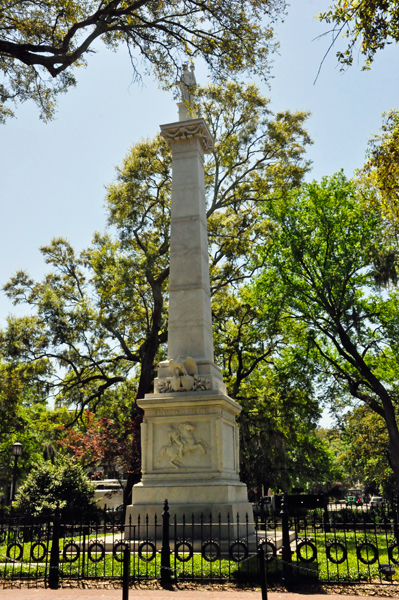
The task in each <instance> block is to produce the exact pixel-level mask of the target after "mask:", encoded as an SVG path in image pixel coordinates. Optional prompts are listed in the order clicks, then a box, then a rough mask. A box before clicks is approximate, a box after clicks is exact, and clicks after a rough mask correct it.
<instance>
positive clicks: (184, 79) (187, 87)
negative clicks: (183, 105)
mask: <svg viewBox="0 0 399 600" xmlns="http://www.w3.org/2000/svg"><path fill="white" fill-rule="evenodd" d="M196 83H197V82H196V79H195V75H194V65H193V64H192V65H191V67H190V70H188V64H187V63H185V64H184V65H183V72H182V74H181V78H180V83H179V87H180V93H181V101H182V102H191V100H192V95H191V90H192V89H193V86H194V85H196Z"/></svg>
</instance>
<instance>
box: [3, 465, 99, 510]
mask: <svg viewBox="0 0 399 600" xmlns="http://www.w3.org/2000/svg"><path fill="white" fill-rule="evenodd" d="M94 490H95V487H94V484H93V483H91V481H90V480H89V478H88V477H87V475H86V473H85V472H84V470H83V468H82V466H80V465H79V464H78V463H76V462H75V461H74V460H73V459H71V458H68V457H58V458H57V460H56V462H55V464H52V463H51V462H50V461H46V462H41V463H39V464H37V465H36V466H35V467H34V468H33V469H32V470H31V471H30V473H29V475H28V476H27V478H26V480H25V482H24V484H23V485H22V486H21V487H20V488H19V490H18V494H17V497H16V502H15V504H14V507H15V509H16V510H18V511H21V512H22V513H24V514H26V515H34V516H39V515H45V514H52V513H53V511H54V510H55V509H56V507H57V504H58V506H59V508H60V509H61V514H62V516H63V518H66V519H68V518H69V519H72V520H73V521H79V520H83V519H87V518H90V515H91V516H93V514H94V513H95V511H96V503H95V501H94Z"/></svg>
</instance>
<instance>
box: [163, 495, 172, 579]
mask: <svg viewBox="0 0 399 600" xmlns="http://www.w3.org/2000/svg"><path fill="white" fill-rule="evenodd" d="M169 518H170V515H169V505H168V501H167V500H165V502H164V504H163V513H162V548H161V586H162V587H163V588H165V587H169V586H170V583H171V572H170V545H169Z"/></svg>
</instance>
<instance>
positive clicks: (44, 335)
mask: <svg viewBox="0 0 399 600" xmlns="http://www.w3.org/2000/svg"><path fill="white" fill-rule="evenodd" d="M197 108H198V110H200V109H201V110H202V113H203V114H204V116H205V118H206V119H207V121H208V123H209V125H210V128H211V131H212V133H213V135H214V138H215V140H216V142H217V144H216V149H215V152H214V153H213V154H212V155H211V156H210V158H209V160H208V162H207V165H206V190H207V198H208V213H207V214H208V228H209V238H210V253H211V254H210V264H211V285H212V293H213V296H214V298H215V301H214V306H217V305H218V303H219V297H217V294H222V291H223V290H227V289H228V288H230V290H231V291H233V288H232V286H238V285H239V284H240V283H242V282H243V281H246V280H247V279H248V278H250V277H251V275H252V274H253V272H254V271H255V270H256V268H257V267H256V264H255V263H254V261H253V253H254V252H255V253H256V251H257V248H260V247H261V246H262V245H264V243H265V242H266V240H267V239H268V237H269V227H268V224H267V222H266V221H265V220H264V216H263V214H262V211H261V210H260V209H259V204H260V202H261V200H262V199H263V198H264V195H265V193H268V194H273V193H275V194H277V193H278V192H279V191H280V192H281V191H282V190H286V189H290V188H291V187H293V186H296V185H298V184H299V183H300V182H301V180H302V178H303V176H304V174H305V173H306V171H307V170H308V168H309V165H308V163H307V162H306V161H305V160H304V158H303V154H304V152H305V146H306V144H308V143H310V139H309V137H308V135H307V133H306V131H305V129H304V121H305V119H306V117H307V113H304V112H295V113H291V112H289V111H285V112H281V113H278V114H277V115H275V116H274V115H272V113H271V112H270V110H269V108H268V101H267V100H266V99H265V98H264V97H263V96H262V95H261V94H260V93H259V90H258V89H257V88H256V86H254V85H249V86H240V85H238V84H235V83H229V84H226V85H223V86H222V85H212V86H208V87H207V88H204V89H201V88H200V89H199V90H198V101H197ZM170 196H171V155H170V152H169V149H168V147H167V145H166V143H165V142H164V141H163V140H162V138H160V137H157V138H155V139H154V140H146V141H142V142H139V143H138V144H135V145H134V146H133V148H132V150H131V151H130V152H129V154H128V156H127V157H126V159H125V160H124V161H123V164H122V165H121V167H119V168H118V170H117V179H116V182H115V183H113V184H112V185H110V186H109V187H108V193H107V205H108V211H109V224H110V226H111V227H112V229H113V231H114V232H116V237H112V236H111V234H110V233H109V232H108V233H107V234H105V235H101V234H99V233H96V234H95V236H94V239H93V244H92V246H91V247H90V248H89V249H87V250H85V251H84V252H82V253H80V255H76V254H75V252H74V250H73V248H72V247H71V246H70V244H68V242H67V241H66V240H63V239H58V240H53V242H52V243H51V244H50V245H49V246H46V247H43V248H42V249H41V250H42V253H43V254H44V256H45V259H46V262H47V263H48V264H50V265H51V266H52V269H53V270H52V271H51V272H50V273H49V274H48V275H47V276H46V277H45V278H44V280H43V281H42V282H34V281H33V280H32V279H31V278H30V277H29V276H28V275H27V274H26V273H25V272H24V271H20V272H18V273H17V274H16V275H15V276H14V277H13V278H12V279H11V280H10V282H9V283H8V284H6V286H5V288H4V289H5V290H6V293H7V295H8V296H9V297H10V298H11V299H12V300H13V302H15V303H16V304H17V303H26V304H27V305H28V306H30V307H32V308H34V309H35V313H36V314H35V315H34V316H33V317H30V318H28V319H19V318H10V319H9V321H8V326H7V328H6V330H5V331H4V332H3V333H2V335H1V338H0V347H1V351H2V352H4V353H5V355H6V356H8V355H10V354H12V353H14V355H15V356H16V357H18V359H19V360H21V361H23V362H27V363H32V362H36V361H39V360H43V359H48V360H49V361H50V363H51V364H52V365H53V372H52V375H51V377H50V378H49V382H50V388H51V390H52V391H53V393H54V395H55V396H56V398H57V400H59V401H62V402H63V403H68V404H69V405H70V406H77V407H78V408H79V410H80V411H83V409H84V408H89V409H90V410H91V411H93V412H95V411H96V409H97V406H98V405H99V404H101V403H102V402H103V400H104V394H105V393H106V391H107V390H108V389H111V388H113V387H115V386H117V385H119V384H120V383H122V382H123V381H125V380H126V379H127V378H128V377H132V375H134V377H135V378H136V379H137V382H138V384H137V392H136V398H143V397H144V395H145V394H146V393H148V392H150V391H151V390H152V382H153V378H154V368H155V366H156V364H157V362H158V361H159V359H160V358H161V353H162V352H163V351H164V346H163V345H164V344H165V342H166V340H167V280H168V275H169V229H170ZM81 414H82V412H81Z"/></svg>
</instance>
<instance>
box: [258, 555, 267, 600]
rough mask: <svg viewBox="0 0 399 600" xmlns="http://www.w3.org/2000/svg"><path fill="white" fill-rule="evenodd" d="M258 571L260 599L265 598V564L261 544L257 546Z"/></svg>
mask: <svg viewBox="0 0 399 600" xmlns="http://www.w3.org/2000/svg"><path fill="white" fill-rule="evenodd" d="M258 559H259V571H260V587H261V590H262V600H267V578H266V565H265V549H264V547H263V544H259V547H258Z"/></svg>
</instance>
